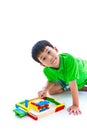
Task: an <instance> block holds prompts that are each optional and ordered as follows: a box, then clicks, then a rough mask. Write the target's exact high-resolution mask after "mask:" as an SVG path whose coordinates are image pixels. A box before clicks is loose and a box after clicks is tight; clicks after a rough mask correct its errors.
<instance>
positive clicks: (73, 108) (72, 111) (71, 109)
mask: <svg viewBox="0 0 87 130" xmlns="http://www.w3.org/2000/svg"><path fill="white" fill-rule="evenodd" d="M67 110H68V112H69V114H74V115H78V114H81V110H80V109H79V107H77V106H74V105H72V106H70V107H69V108H68V109H67Z"/></svg>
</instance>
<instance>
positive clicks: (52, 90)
mask: <svg viewBox="0 0 87 130" xmlns="http://www.w3.org/2000/svg"><path fill="white" fill-rule="evenodd" d="M63 92H64V90H63V88H62V86H61V85H59V84H58V83H52V84H51V86H50V87H49V90H48V93H49V94H50V95H54V94H58V93H63Z"/></svg>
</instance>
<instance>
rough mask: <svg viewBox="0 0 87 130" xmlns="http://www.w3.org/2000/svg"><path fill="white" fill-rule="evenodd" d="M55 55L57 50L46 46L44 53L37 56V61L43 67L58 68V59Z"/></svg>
mask: <svg viewBox="0 0 87 130" xmlns="http://www.w3.org/2000/svg"><path fill="white" fill-rule="evenodd" d="M57 53H58V50H57V49H56V48H52V47H49V46H46V47H45V49H44V51H43V52H41V53H40V54H39V56H38V60H39V61H40V63H41V64H42V65H43V66H48V67H52V68H58V66H59V57H58V54H57Z"/></svg>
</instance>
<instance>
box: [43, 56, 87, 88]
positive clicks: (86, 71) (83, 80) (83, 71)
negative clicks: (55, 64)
mask: <svg viewBox="0 0 87 130" xmlns="http://www.w3.org/2000/svg"><path fill="white" fill-rule="evenodd" d="M59 59H60V65H59V68H58V69H55V68H51V67H45V68H44V70H43V72H44V74H45V75H46V77H47V79H48V81H49V82H57V81H58V80H59V79H61V80H63V81H64V82H65V83H66V84H69V82H70V81H73V80H76V82H77V85H78V89H81V88H82V87H83V86H84V85H85V84H87V60H82V59H79V58H75V57H73V56H72V55H71V54H68V53H62V54H59Z"/></svg>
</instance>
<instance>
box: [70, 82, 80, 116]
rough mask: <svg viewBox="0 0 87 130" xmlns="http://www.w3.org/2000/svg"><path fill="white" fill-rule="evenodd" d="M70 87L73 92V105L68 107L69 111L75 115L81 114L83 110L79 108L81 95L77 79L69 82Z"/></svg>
mask: <svg viewBox="0 0 87 130" xmlns="http://www.w3.org/2000/svg"><path fill="white" fill-rule="evenodd" d="M69 87H70V90H71V94H72V100H73V105H72V106H70V107H69V108H68V112H69V113H70V114H71V113H73V114H74V115H78V114H81V110H80V108H79V95H78V88H77V84H76V81H75V80H74V81H71V82H70V83H69Z"/></svg>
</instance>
